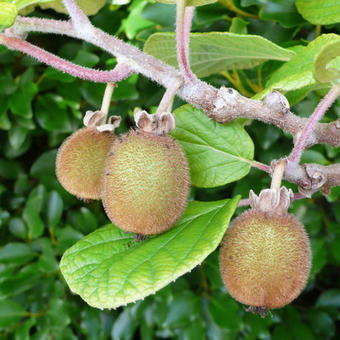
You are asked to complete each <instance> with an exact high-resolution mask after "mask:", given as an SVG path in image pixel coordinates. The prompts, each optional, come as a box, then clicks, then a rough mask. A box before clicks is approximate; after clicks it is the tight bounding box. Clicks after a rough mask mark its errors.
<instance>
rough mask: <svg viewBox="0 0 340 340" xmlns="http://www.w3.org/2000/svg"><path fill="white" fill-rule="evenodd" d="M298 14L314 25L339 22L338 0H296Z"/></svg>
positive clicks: (339, 2)
mask: <svg viewBox="0 0 340 340" xmlns="http://www.w3.org/2000/svg"><path fill="white" fill-rule="evenodd" d="M295 4H296V7H297V9H298V11H299V12H300V14H301V15H302V16H303V17H304V18H305V19H306V20H308V21H309V22H311V23H312V24H315V25H328V24H336V23H338V22H340V1H339V0H296V3H295Z"/></svg>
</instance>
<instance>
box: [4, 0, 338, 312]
mask: <svg viewBox="0 0 340 340" xmlns="http://www.w3.org/2000/svg"><path fill="white" fill-rule="evenodd" d="M63 4H64V6H65V7H66V9H67V11H68V13H69V16H70V20H68V21H62V22H60V21H56V20H52V19H38V18H32V17H18V18H17V19H16V22H15V23H14V25H13V26H12V27H10V28H8V29H7V30H5V31H4V33H1V34H0V44H3V45H5V46H7V47H8V48H11V49H15V50H18V51H21V52H23V53H26V54H28V55H30V56H32V57H34V58H36V59H38V60H39V61H41V62H43V63H45V64H48V65H50V66H52V67H54V68H56V69H59V70H62V71H63V72H66V73H68V74H71V75H73V76H76V77H79V78H82V79H85V80H89V81H93V82H102V83H107V87H106V90H105V93H104V95H103V102H102V106H101V108H98V111H94V112H92V111H91V112H87V113H86V115H85V116H84V119H83V122H84V126H85V127H84V128H82V129H80V130H78V131H76V132H74V134H72V136H70V137H69V138H68V139H66V140H65V142H64V143H63V144H62V145H61V146H60V148H59V152H58V156H57V161H56V174H57V177H58V179H59V181H60V183H61V184H62V186H63V187H64V188H65V189H66V190H67V191H68V192H70V193H71V194H73V195H75V196H77V197H78V198H80V199H84V200H101V201H102V203H103V207H104V210H105V212H106V214H107V216H108V218H109V219H110V220H111V222H112V223H113V224H114V225H116V226H117V227H118V228H120V229H121V230H123V231H125V232H130V233H135V234H136V241H138V242H140V243H143V242H148V240H149V239H152V238H154V237H157V236H156V235H158V234H162V233H165V232H167V231H168V230H170V229H171V228H173V227H174V226H175V225H176V222H177V221H179V220H180V218H181V217H182V215H183V213H184V211H185V209H186V206H187V203H188V200H189V194H190V185H191V180H190V166H189V162H188V159H187V156H186V154H185V152H184V150H183V149H182V147H181V145H180V144H179V143H178V141H177V140H176V139H175V138H173V137H171V135H170V132H171V131H172V130H174V129H176V119H175V116H174V115H173V110H172V103H173V100H174V97H175V96H179V97H180V98H182V99H183V100H184V101H186V102H187V103H189V104H192V105H193V106H195V107H197V108H199V109H202V110H203V111H204V112H205V114H206V115H207V116H208V117H209V118H210V119H212V120H214V121H216V122H218V123H221V124H227V123H228V122H231V121H232V120H234V119H238V118H249V119H255V120H260V121H263V122H264V123H267V124H273V125H275V126H277V127H279V128H281V129H282V130H283V131H285V132H288V133H290V134H292V135H293V136H294V145H293V148H292V151H291V153H290V155H282V158H281V159H274V160H272V162H271V164H268V165H266V164H262V163H259V162H257V161H250V164H251V166H252V167H254V168H257V169H259V170H261V171H264V172H266V173H267V174H268V176H271V177H272V182H271V186H270V188H264V189H263V190H262V191H261V192H260V193H259V194H258V195H256V194H255V193H254V192H252V191H251V188H249V197H247V198H245V199H244V200H241V201H240V203H239V206H245V205H250V209H249V210H247V211H246V212H244V213H243V214H241V215H240V216H238V217H237V218H236V219H235V220H234V221H233V222H232V223H231V225H230V227H229V228H228V229H227V231H226V234H225V236H224V239H223V241H222V245H221V250H220V272H221V276H222V279H223V282H224V284H225V286H226V289H227V291H228V292H229V293H230V295H231V296H233V297H234V298H235V299H236V300H237V301H239V302H241V303H242V304H245V305H247V306H249V308H248V311H249V312H252V313H256V314H259V315H260V316H262V317H265V316H266V314H267V312H268V310H270V309H274V308H281V307H283V306H285V305H287V304H289V303H291V302H292V301H293V300H294V299H295V298H297V296H299V294H300V293H301V291H302V290H303V289H304V287H305V285H306V283H307V280H308V276H309V273H310V267H311V261H312V260H311V256H312V255H311V247H310V241H309V238H308V236H307V233H306V231H305V229H304V226H303V225H302V224H301V223H300V222H299V221H298V220H297V219H296V218H295V217H294V216H293V215H291V214H290V213H289V212H288V211H289V207H290V204H291V202H292V200H293V199H304V198H306V197H311V196H312V195H313V194H314V193H315V192H317V191H321V192H322V193H324V194H326V195H327V194H328V193H329V190H330V189H331V188H332V187H334V186H339V185H340V165H339V164H332V165H327V166H326V165H319V164H314V163H309V164H301V163H300V161H301V156H302V154H303V152H304V151H305V150H306V149H307V148H309V147H311V146H313V145H315V144H328V145H330V146H331V147H339V146H340V127H339V121H335V122H328V123H320V120H321V119H322V118H323V116H324V115H325V113H326V111H327V110H328V108H329V107H330V106H331V105H332V104H333V103H334V102H335V100H336V99H337V97H338V96H339V95H340V84H339V83H338V82H336V81H335V82H334V83H333V85H332V86H331V88H330V90H329V92H328V93H327V94H326V96H325V97H324V98H323V99H322V100H321V102H320V103H319V104H318V105H317V107H316V108H315V110H314V112H312V113H311V115H310V117H309V118H300V117H298V116H296V115H295V114H294V113H293V112H291V110H290V107H289V103H288V100H287V99H286V97H285V96H284V95H283V94H282V93H280V92H278V91H272V92H270V93H268V94H267V95H266V96H265V97H264V98H263V99H262V100H255V99H250V98H246V97H245V96H242V95H241V94H240V93H239V92H238V91H236V90H235V89H232V88H225V87H221V88H219V89H217V88H215V87H213V86H211V85H209V84H207V83H206V82H203V81H202V80H200V79H199V78H198V77H197V76H196V75H195V73H194V72H193V71H192V69H191V66H190V56H189V44H190V30H191V22H192V18H193V14H194V10H195V8H194V6H186V1H185V0H178V1H177V3H176V6H177V20H176V51H177V63H178V66H179V67H178V69H175V68H173V67H172V66H169V65H167V64H165V63H163V62H162V61H160V60H158V59H156V58H154V57H152V56H150V55H147V54H146V53H144V52H141V51H139V50H138V49H137V48H135V47H133V46H130V45H128V44H126V43H124V42H122V41H120V40H119V39H118V38H116V37H114V36H110V35H108V34H106V33H105V32H103V31H102V30H100V29H98V28H95V27H94V26H93V25H92V24H91V22H90V21H89V19H88V17H87V16H86V15H85V14H84V13H83V11H82V10H81V9H80V7H78V6H77V2H76V1H74V0H63ZM30 32H41V33H54V34H65V35H68V36H70V37H75V38H79V39H82V40H84V41H86V42H89V43H92V44H94V45H96V46H99V47H101V48H102V49H104V50H106V51H107V52H109V53H110V54H112V55H113V56H115V57H116V58H117V66H116V67H115V68H114V69H113V70H111V71H99V70H94V69H89V68H85V67H81V66H79V65H75V64H73V63H71V62H69V61H66V60H63V59H61V58H59V57H57V56H55V55H53V54H51V53H50V52H47V51H44V50H43V49H41V48H39V47H37V46H34V45H33V44H31V43H29V42H27V41H26V36H27V34H28V33H30ZM135 73H136V74H142V75H144V76H145V77H147V78H149V79H151V80H152V81H155V82H157V83H159V84H160V85H162V86H164V87H165V89H166V90H165V93H164V96H163V98H162V100H161V101H160V103H159V106H158V108H157V111H156V112H155V113H154V114H149V113H148V112H146V111H144V110H141V109H139V108H137V109H136V111H135V113H134V120H135V128H134V129H131V130H130V131H129V132H128V133H127V134H125V135H123V136H119V135H117V134H116V133H115V129H117V127H118V126H119V124H120V117H117V116H111V117H108V112H109V108H110V105H111V97H112V94H113V91H114V88H115V86H117V84H118V83H119V82H120V81H122V80H124V79H126V78H127V77H129V76H130V75H132V74H135ZM282 180H287V181H288V182H291V183H294V184H297V187H298V190H299V192H297V193H293V191H292V190H291V189H287V188H286V187H284V186H282V184H281V182H282Z"/></svg>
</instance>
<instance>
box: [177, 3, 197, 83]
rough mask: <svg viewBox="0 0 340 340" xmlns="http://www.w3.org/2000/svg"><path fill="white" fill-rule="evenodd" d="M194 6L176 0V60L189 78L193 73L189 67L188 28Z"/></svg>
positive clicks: (192, 76) (189, 27) (192, 77)
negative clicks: (187, 5)
mask: <svg viewBox="0 0 340 340" xmlns="http://www.w3.org/2000/svg"><path fill="white" fill-rule="evenodd" d="M194 9H195V8H194V7H186V0H178V1H177V7H176V16H177V20H176V44H177V46H176V47H177V61H178V65H179V69H180V70H181V72H182V73H183V75H184V76H185V77H187V78H189V79H194V78H195V75H194V74H193V73H192V71H191V68H190V60H189V44H190V29H191V22H192V17H193V14H194Z"/></svg>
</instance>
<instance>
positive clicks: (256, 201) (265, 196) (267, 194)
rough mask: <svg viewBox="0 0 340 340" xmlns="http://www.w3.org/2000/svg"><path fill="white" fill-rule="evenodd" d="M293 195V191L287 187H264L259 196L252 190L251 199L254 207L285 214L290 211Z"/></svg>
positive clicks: (251, 204)
mask: <svg viewBox="0 0 340 340" xmlns="http://www.w3.org/2000/svg"><path fill="white" fill-rule="evenodd" d="M293 196H294V195H293V191H292V190H291V189H287V188H286V187H281V188H279V189H264V190H262V191H261V192H260V193H259V195H258V196H257V195H256V194H255V193H254V191H253V190H250V192H249V201H250V206H251V207H252V208H253V209H256V210H260V211H263V212H270V213H275V214H278V215H284V214H286V213H287V211H288V208H289V206H290V203H291V201H292V198H293Z"/></svg>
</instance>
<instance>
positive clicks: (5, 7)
mask: <svg viewBox="0 0 340 340" xmlns="http://www.w3.org/2000/svg"><path fill="white" fill-rule="evenodd" d="M17 14H18V11H17V8H16V6H15V5H14V4H12V3H7V2H0V30H2V29H4V28H6V27H10V26H12V25H13V24H14V22H15V18H16V17H17Z"/></svg>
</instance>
